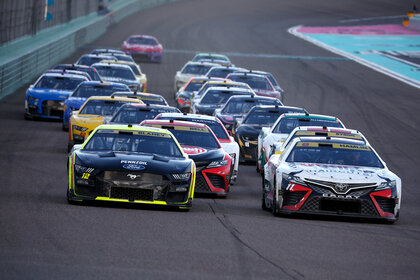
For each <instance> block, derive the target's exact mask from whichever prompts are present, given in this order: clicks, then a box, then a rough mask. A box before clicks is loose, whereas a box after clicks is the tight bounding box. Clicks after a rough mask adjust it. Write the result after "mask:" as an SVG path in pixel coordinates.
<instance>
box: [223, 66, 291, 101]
mask: <svg viewBox="0 0 420 280" xmlns="http://www.w3.org/2000/svg"><path fill="white" fill-rule="evenodd" d="M226 79H230V80H232V81H235V82H242V83H247V84H248V85H249V86H250V87H251V88H252V89H253V90H254V91H255V93H256V94H257V95H260V96H268V97H274V98H278V99H279V100H280V101H281V100H282V98H283V94H282V92H280V91H278V90H277V89H276V88H275V87H274V86H273V84H272V83H271V82H270V80H269V79H268V78H267V77H266V76H264V75H259V74H254V73H252V72H234V73H230V74H229V75H227V77H226Z"/></svg>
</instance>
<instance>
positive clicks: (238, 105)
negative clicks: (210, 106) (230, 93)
mask: <svg viewBox="0 0 420 280" xmlns="http://www.w3.org/2000/svg"><path fill="white" fill-rule="evenodd" d="M276 104H277V105H279V106H280V105H281V104H280V101H278V99H274V98H273V99H256V100H252V99H231V100H230V101H228V103H226V105H225V107H223V110H222V113H225V114H244V113H247V112H249V111H250V110H251V108H252V107H254V106H257V105H276Z"/></svg>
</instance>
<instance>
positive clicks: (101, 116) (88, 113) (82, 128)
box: [67, 96, 143, 151]
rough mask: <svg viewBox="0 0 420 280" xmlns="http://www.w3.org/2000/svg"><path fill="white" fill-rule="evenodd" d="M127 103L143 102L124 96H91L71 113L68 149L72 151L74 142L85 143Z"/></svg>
mask: <svg viewBox="0 0 420 280" xmlns="http://www.w3.org/2000/svg"><path fill="white" fill-rule="evenodd" d="M125 103H143V102H141V100H138V99H132V98H123V97H112V96H91V97H89V98H88V99H87V100H86V101H85V103H84V104H83V105H82V107H81V108H80V110H78V111H73V113H72V114H71V117H70V122H69V142H68V145H67V150H68V151H70V150H71V148H72V147H73V145H74V144H81V143H83V142H84V141H85V140H86V138H87V137H88V136H89V134H90V133H91V132H92V131H93V130H94V129H95V128H96V127H97V126H98V125H101V124H103V123H104V122H107V121H109V120H110V119H111V118H112V116H113V115H114V113H115V112H116V111H117V110H118V109H119V108H120V107H121V106H122V105H124V104H125Z"/></svg>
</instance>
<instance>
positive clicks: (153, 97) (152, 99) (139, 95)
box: [112, 91, 168, 106]
mask: <svg viewBox="0 0 420 280" xmlns="http://www.w3.org/2000/svg"><path fill="white" fill-rule="evenodd" d="M112 96H121V97H128V98H136V99H139V100H141V101H143V103H145V104H156V105H163V106H168V102H166V99H165V97H163V96H162V95H160V94H153V93H147V92H137V91H135V92H114V93H113V94H112Z"/></svg>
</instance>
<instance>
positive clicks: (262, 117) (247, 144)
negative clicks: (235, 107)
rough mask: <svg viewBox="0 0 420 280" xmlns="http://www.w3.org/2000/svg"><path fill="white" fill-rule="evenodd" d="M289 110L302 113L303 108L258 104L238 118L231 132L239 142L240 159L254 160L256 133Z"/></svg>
mask: <svg viewBox="0 0 420 280" xmlns="http://www.w3.org/2000/svg"><path fill="white" fill-rule="evenodd" d="M291 112H299V113H304V112H305V110H304V109H302V108H297V107H289V106H277V105H275V106H267V105H258V106H254V107H252V108H251V110H250V111H249V112H248V114H246V115H245V116H244V117H243V118H238V119H237V120H236V121H235V125H234V128H233V130H232V134H233V137H234V138H235V141H236V142H238V144H239V149H240V161H250V162H255V161H256V160H257V155H258V151H257V147H258V135H259V134H260V131H261V129H263V128H264V127H270V126H272V125H273V123H274V122H275V121H276V120H277V119H278V118H279V117H280V116H281V115H282V114H284V113H291Z"/></svg>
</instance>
